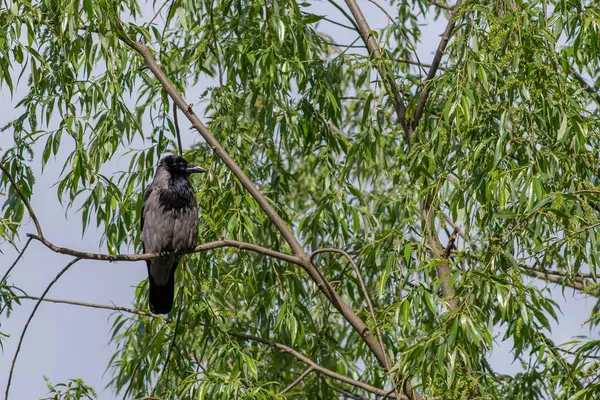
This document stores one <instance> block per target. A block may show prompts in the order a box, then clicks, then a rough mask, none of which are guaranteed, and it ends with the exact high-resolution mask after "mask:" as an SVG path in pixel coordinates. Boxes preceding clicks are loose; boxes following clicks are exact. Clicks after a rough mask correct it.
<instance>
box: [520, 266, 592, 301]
mask: <svg viewBox="0 0 600 400" xmlns="http://www.w3.org/2000/svg"><path fill="white" fill-rule="evenodd" d="M520 267H521V268H522V269H523V270H524V271H525V273H527V274H528V275H530V276H533V277H534V278H538V279H542V280H545V281H546V282H553V283H557V284H560V285H564V286H569V287H571V288H573V289H577V290H581V291H585V292H586V293H588V294H591V295H592V296H598V295H599V294H600V288H596V289H591V290H586V289H587V288H588V287H590V286H592V285H594V282H592V281H591V280H589V279H585V278H575V279H573V281H569V279H568V276H557V275H553V274H552V273H553V272H558V271H550V270H548V271H546V270H544V271H539V270H537V269H536V268H534V267H530V266H526V265H521V266H520Z"/></svg>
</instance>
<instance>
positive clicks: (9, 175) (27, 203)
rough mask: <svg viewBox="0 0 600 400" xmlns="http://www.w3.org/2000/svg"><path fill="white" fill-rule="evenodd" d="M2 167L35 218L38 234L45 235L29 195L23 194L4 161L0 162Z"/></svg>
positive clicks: (33, 218)
mask: <svg viewBox="0 0 600 400" xmlns="http://www.w3.org/2000/svg"><path fill="white" fill-rule="evenodd" d="M0 169H1V170H2V172H4V174H5V175H6V177H7V178H8V180H9V181H10V184H11V185H12V187H13V189H15V192H17V194H18V195H19V197H20V198H21V201H22V202H23V204H25V207H26V208H27V212H29V216H30V217H31V219H32V220H33V223H34V224H35V229H36V231H37V233H38V236H40V237H44V234H43V233H42V226H41V225H40V222H39V221H38V219H37V217H36V216H35V212H34V211H33V208H32V207H31V204H29V200H27V197H25V195H24V194H23V191H21V188H20V187H19V185H17V182H16V181H15V178H13V176H12V175H11V173H10V171H9V170H8V168H6V167H5V166H4V164H2V162H0Z"/></svg>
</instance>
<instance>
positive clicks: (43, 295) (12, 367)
mask: <svg viewBox="0 0 600 400" xmlns="http://www.w3.org/2000/svg"><path fill="white" fill-rule="evenodd" d="M40 232H41V231H40ZM79 260H81V258H75V259H74V260H72V261H71V262H69V263H68V264H67V265H66V266H65V267H64V268H63V269H62V270H61V271H60V272H59V273H58V274H57V275H56V277H54V279H53V280H52V282H50V284H48V286H47V287H46V289H45V290H44V293H42V295H41V296H40V299H39V300H38V301H37V303H35V306H34V307H33V310H32V311H31V314H30V315H29V318H28V319H27V322H25V326H24V327H23V331H22V332H21V337H20V338H19V343H18V344H17V350H16V351H15V355H14V357H13V360H12V363H11V366H10V373H9V374H8V382H7V383H6V392H5V396H4V400H8V393H9V391H10V383H11V381H12V376H13V372H14V370H15V364H16V362H17V358H18V357H19V352H20V351H21V345H22V344H23V339H24V338H25V333H26V332H27V328H29V324H30V323H31V321H32V320H33V316H34V315H35V313H36V311H37V309H38V308H39V306H40V304H42V300H43V299H44V297H45V296H46V294H48V291H50V288H51V287H52V286H53V285H54V284H55V283H56V282H57V281H58V280H59V279H60V277H61V276H62V275H63V274H64V273H65V272H67V270H68V269H69V268H71V267H72V266H73V264H75V263H76V262H77V261H79Z"/></svg>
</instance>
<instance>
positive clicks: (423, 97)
mask: <svg viewBox="0 0 600 400" xmlns="http://www.w3.org/2000/svg"><path fill="white" fill-rule="evenodd" d="M461 3H462V0H457V1H456V4H455V5H454V6H453V7H452V12H451V13H450V18H449V20H448V25H446V29H445V30H444V33H443V35H442V39H441V40H440V43H439V45H438V48H437V51H436V52H435V55H434V57H433V61H432V62H431V68H430V69H429V73H428V74H427V78H426V79H425V82H424V86H423V90H422V91H421V94H420V96H419V102H418V104H417V108H416V110H415V115H414V117H413V120H412V122H411V127H412V129H415V128H416V127H417V126H418V125H419V122H420V121H421V117H422V116H423V110H424V109H425V105H426V104H427V99H428V98H429V93H430V92H431V87H432V86H431V81H432V80H433V78H435V74H436V72H437V70H438V68H439V66H440V62H441V61H442V56H443V55H444V51H445V50H446V45H448V42H449V41H450V36H451V35H452V31H453V30H454V25H455V24H456V13H457V11H458V10H459V8H460V4H461Z"/></svg>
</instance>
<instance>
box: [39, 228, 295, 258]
mask: <svg viewBox="0 0 600 400" xmlns="http://www.w3.org/2000/svg"><path fill="white" fill-rule="evenodd" d="M27 236H29V237H30V238H32V239H35V240H38V241H40V242H42V244H43V245H44V246H46V247H47V248H49V249H50V250H52V251H53V252H55V253H60V254H67V255H70V256H73V257H79V258H82V259H85V260H102V261H142V260H151V259H153V258H159V257H160V254H159V253H144V254H99V253H87V252H83V251H77V250H72V249H68V248H65V247H58V246H55V245H54V244H52V243H50V242H49V241H48V240H46V239H44V238H41V237H39V236H36V235H32V234H28V235H27ZM221 247H234V248H238V249H240V250H249V251H252V252H255V253H260V254H264V255H266V256H269V257H274V258H277V259H280V260H283V261H287V262H290V263H292V264H296V265H303V264H302V260H301V259H300V258H299V257H296V256H293V255H291V254H285V253H280V252H278V251H275V250H271V249H267V248H265V247H262V246H259V245H256V244H252V243H246V242H238V241H237V240H231V239H225V238H221V239H220V240H215V241H214V242H208V243H202V244H199V245H198V246H196V248H195V249H193V250H192V251H189V252H188V254H190V253H201V252H203V251H207V250H212V249H218V248H221Z"/></svg>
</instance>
